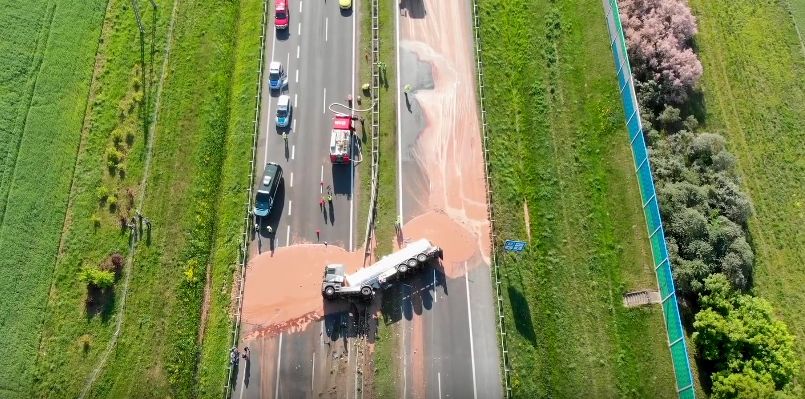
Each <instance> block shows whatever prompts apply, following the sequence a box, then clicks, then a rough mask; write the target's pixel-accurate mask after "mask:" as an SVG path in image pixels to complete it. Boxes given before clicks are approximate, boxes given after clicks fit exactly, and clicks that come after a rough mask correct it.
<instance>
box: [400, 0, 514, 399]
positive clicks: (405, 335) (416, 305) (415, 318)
mask: <svg viewBox="0 0 805 399" xmlns="http://www.w3.org/2000/svg"><path fill="white" fill-rule="evenodd" d="M425 3H426V2H412V1H409V2H407V3H406V4H407V6H408V8H409V9H408V10H406V12H405V14H404V16H402V17H401V16H399V14H398V18H400V19H402V18H439V19H440V20H443V19H445V16H437V15H436V14H437V13H438V12H440V10H439V8H438V7H433V8H431V9H428V10H424V9H423V7H424V4H425ZM464 4H465V5H466V7H464V10H463V11H464V12H462V13H461V14H460V15H453V16H450V18H452V19H465V21H466V23H464V24H454V25H453V26H452V27H450V26H445V25H439V24H437V26H436V27H435V28H434V29H435V30H436V31H432V32H429V34H431V35H435V36H436V37H449V36H454V35H463V36H464V37H467V38H469V39H468V41H469V42H470V43H471V42H472V39H471V38H472V37H474V36H473V34H472V31H471V30H469V29H468V30H467V31H460V32H459V31H453V30H452V29H453V28H455V26H468V27H469V26H472V25H471V24H470V23H469V22H468V21H471V9H470V7H471V6H472V3H471V2H465V3H464ZM397 24H398V27H399V26H400V24H401V23H400V22H399V20H398V22H397ZM400 31H402V32H403V33H400ZM404 32H405V30H404V29H399V28H398V35H399V36H397V40H398V45H397V47H398V53H397V57H398V61H397V62H398V64H397V70H398V73H399V75H398V85H399V86H400V87H398V93H400V94H399V98H398V99H397V104H398V108H397V110H398V114H399V119H398V123H399V128H398V130H399V132H400V136H399V142H398V150H399V154H398V155H399V169H400V170H401V171H405V173H399V174H398V176H399V181H398V184H399V197H400V198H399V203H398V205H399V211H398V216H399V217H400V218H401V219H402V220H403V223H406V222H408V221H410V220H411V219H413V218H414V217H416V216H418V215H420V214H422V213H423V212H424V211H426V210H427V204H425V203H424V202H423V201H425V198H427V195H424V194H423V193H427V192H428V191H429V186H430V184H429V182H428V180H427V174H426V173H425V171H423V170H422V169H421V167H420V166H419V164H418V163H417V161H416V160H415V159H413V158H412V154H413V153H414V152H413V151H412V147H413V146H414V145H415V143H416V140H417V137H418V136H419V134H420V132H421V131H422V129H423V128H424V127H425V126H426V125H427V121H426V120H425V119H424V116H423V113H422V109H421V107H420V105H419V103H418V102H417V101H416V92H417V91H418V90H430V89H433V88H434V82H433V77H432V66H431V65H430V64H428V63H425V62H422V61H420V60H419V59H418V58H417V56H416V55H415V54H413V53H412V52H410V51H408V50H406V49H405V48H404V47H402V46H400V45H399V41H400V40H405V39H407V38H406V37H405V33H404ZM471 48H472V47H471V46H467V51H472V50H471ZM470 58H472V57H470ZM462 78H463V77H462ZM466 80H467V81H469V82H475V79H474V78H473V77H469V78H468V79H466ZM406 84H410V85H411V88H412V93H413V95H409V96H408V101H407V100H406V98H405V97H404V95H403V93H402V90H401V87H402V86H403V85H406ZM468 112H469V111H468ZM471 117H472V116H471ZM474 117H478V116H477V115H475V116H474ZM474 134H478V135H480V134H481V132H480V131H478V132H474ZM442 144H443V145H445V146H459V145H462V144H464V143H442ZM464 267H465V272H464V274H463V275H462V276H461V277H459V278H454V279H449V278H447V277H446V276H445V275H444V274H443V273H441V272H440V271H439V270H438V268H437V269H431V270H428V271H426V272H425V273H422V274H420V275H417V276H416V277H415V278H413V279H412V280H411V281H409V282H408V284H407V285H405V286H403V287H402V294H403V301H402V303H401V305H400V306H401V318H400V331H401V335H402V338H401V339H402V344H403V349H402V351H403V353H402V360H401V363H402V364H400V366H401V368H402V369H403V373H402V379H403V381H402V384H401V385H402V387H400V388H401V389H399V394H400V396H401V397H402V398H415V397H420V396H421V395H424V396H425V397H428V398H439V399H441V398H469V399H478V398H483V399H494V398H501V397H503V388H502V380H501V371H500V357H499V356H500V355H499V350H498V348H499V346H498V341H497V334H496V330H495V328H496V320H495V317H496V316H495V314H496V313H495V308H494V303H495V302H494V292H493V286H492V284H493V281H492V280H491V270H490V265H489V264H487V263H486V262H485V261H484V260H483V259H482V258H481V257H480V256H475V257H473V258H471V259H469V260H468V261H467V262H465V264H464ZM415 336H421V337H422V338H421V340H422V342H421V344H420V345H416V346H412V345H411V341H412V340H414V339H415V338H414V337H415ZM416 347H418V348H419V350H420V351H422V352H424V353H417V352H416V350H417V349H416ZM420 367H424V371H419V370H418V368H420Z"/></svg>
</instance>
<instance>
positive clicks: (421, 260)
mask: <svg viewBox="0 0 805 399" xmlns="http://www.w3.org/2000/svg"><path fill="white" fill-rule="evenodd" d="M416 260H418V261H419V263H425V262H427V260H428V255H425V254H419V255H417V256H416Z"/></svg>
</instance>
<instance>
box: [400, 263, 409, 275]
mask: <svg viewBox="0 0 805 399" xmlns="http://www.w3.org/2000/svg"><path fill="white" fill-rule="evenodd" d="M397 271H398V272H400V273H405V272H407V271H408V265H406V264H405V263H400V264H399V265H397Z"/></svg>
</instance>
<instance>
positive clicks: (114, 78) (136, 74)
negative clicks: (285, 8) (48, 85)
mask: <svg viewBox="0 0 805 399" xmlns="http://www.w3.org/2000/svg"><path fill="white" fill-rule="evenodd" d="M130 4H131V3H130V2H128V1H126V0H111V1H110V3H109V4H108V13H107V15H106V17H105V19H104V22H103V27H102V32H101V35H100V40H98V38H97V37H96V38H95V40H96V41H99V42H100V45H99V47H98V51H97V54H96V56H95V60H94V68H95V70H94V79H93V81H92V85H91V87H90V91H89V98H88V99H87V102H88V105H87V114H86V117H85V119H84V124H83V126H81V127H80V129H79V130H80V132H81V138H80V144H79V146H78V154H77V160H76V164H75V176H74V178H73V183H72V191H71V192H70V202H69V204H68V209H67V216H66V218H65V219H64V227H63V231H64V232H63V237H62V242H61V244H60V252H59V253H58V255H57V258H56V266H55V270H54V274H53V282H52V285H51V290H50V295H49V298H48V305H47V309H46V313H45V321H44V323H43V330H42V341H41V343H40V346H39V353H38V359H37V368H38V373H37V381H36V385H35V386H34V392H35V393H36V396H43V397H44V396H50V397H75V396H78V393H79V392H80V391H81V388H82V387H83V385H84V383H85V380H86V377H87V376H88V375H89V374H90V372H91V371H92V369H93V368H94V367H95V366H96V365H97V363H98V359H99V355H100V354H101V353H102V352H103V351H104V350H105V348H106V345H107V343H108V342H109V339H110V338H111V336H112V333H113V331H114V328H115V319H116V317H118V311H119V308H118V304H119V303H120V301H121V299H122V298H121V292H120V290H115V291H114V292H113V293H112V294H111V295H110V296H109V297H106V298H105V299H104V301H103V302H102V303H96V304H94V305H92V306H88V305H87V299H88V297H87V288H86V284H84V283H81V282H80V281H78V278H77V274H78V272H79V271H80V270H81V268H82V267H83V266H96V265H99V264H100V263H102V262H103V261H104V259H106V258H108V257H109V255H110V254H112V253H115V252H118V253H120V254H122V255H123V256H127V255H128V250H129V236H128V234H126V230H125V228H122V227H121V225H120V218H121V217H126V218H128V217H131V216H133V215H134V205H135V203H134V202H135V199H136V197H137V196H138V194H139V193H140V190H141V187H140V182H141V179H142V173H143V162H144V158H145V143H146V132H145V130H144V129H145V125H144V123H143V116H144V115H143V114H144V113H146V112H148V111H149V110H151V109H152V108H153V106H154V101H155V98H154V97H155V94H156V87H155V86H156V84H157V83H158V81H159V73H160V69H161V65H162V59H163V55H164V54H163V50H164V43H165V34H166V31H167V24H168V20H169V18H170V10H171V7H172V3H171V2H170V1H168V0H162V1H159V2H158V4H159V7H160V10H161V11H160V12H159V13H153V12H152V9H151V7H144V8H142V9H141V11H142V18H143V22H144V25H145V26H146V34H145V42H144V43H145V48H143V50H144V52H142V53H141V47H140V43H141V42H140V36H139V33H138V30H137V24H136V21H135V18H134V12H133V10H132V9H131V6H130ZM154 18H156V20H155V19H154ZM143 61H144V62H143ZM90 65H92V64H90ZM145 104H148V107H146V106H145ZM110 149H114V150H116V151H118V152H119V153H120V154H121V158H120V162H118V163H117V164H116V166H115V167H114V168H110V167H109V166H110V165H109V162H108V157H107V151H110ZM101 192H104V193H105V194H104V195H105V196H106V198H105V199H102V198H101V197H100V196H99V194H100V193H101ZM111 198H115V201H114V203H113V201H112V199H111ZM118 285H119V284H118ZM127 321H129V322H130V321H131V320H130V319H129V320H127ZM135 322H136V321H135ZM110 360H111V361H114V360H113V359H110ZM132 377H135V376H132Z"/></svg>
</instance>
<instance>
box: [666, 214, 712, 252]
mask: <svg viewBox="0 0 805 399" xmlns="http://www.w3.org/2000/svg"><path fill="white" fill-rule="evenodd" d="M668 231H669V232H670V233H671V234H672V235H673V236H674V237H675V238H676V240H677V242H678V243H679V246H680V248H681V247H685V246H687V245H688V244H689V243H691V242H693V241H695V240H700V239H702V238H705V237H706V236H707V219H706V218H705V217H704V215H702V213H701V212H699V211H697V210H696V209H693V208H683V209H682V210H681V211H679V212H675V213H674V214H673V215H671V220H670V223H669V227H668Z"/></svg>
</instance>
